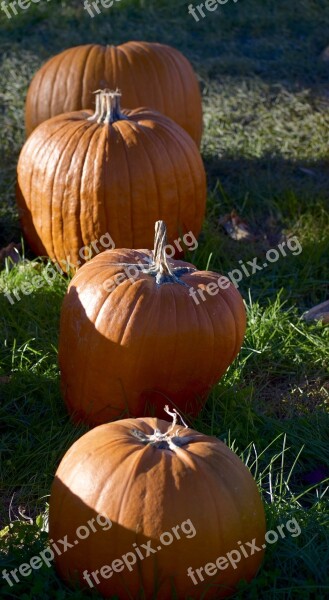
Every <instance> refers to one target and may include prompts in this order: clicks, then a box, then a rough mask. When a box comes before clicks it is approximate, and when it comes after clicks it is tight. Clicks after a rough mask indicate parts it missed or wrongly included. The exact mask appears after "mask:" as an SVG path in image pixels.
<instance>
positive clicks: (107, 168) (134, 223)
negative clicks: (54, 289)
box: [16, 109, 206, 272]
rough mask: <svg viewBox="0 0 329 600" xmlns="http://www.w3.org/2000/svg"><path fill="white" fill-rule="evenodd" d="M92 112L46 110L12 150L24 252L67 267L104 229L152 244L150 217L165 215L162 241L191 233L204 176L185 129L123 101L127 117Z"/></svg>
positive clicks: (197, 225) (116, 237)
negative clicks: (107, 118) (48, 114)
mask: <svg viewBox="0 0 329 600" xmlns="http://www.w3.org/2000/svg"><path fill="white" fill-rule="evenodd" d="M92 115H93V113H92V112H91V111H80V112H74V113H68V114H65V115H59V116H57V117H53V118H52V119H49V120H48V121H46V122H44V123H42V124H41V125H39V127H38V128H37V129H36V130H35V131H34V132H33V133H32V134H31V135H30V137H29V138H28V140H27V141H26V143H25V145H24V147H23V149H22V151H21V154H20V157H19V161H18V167H17V192H16V197H17V203H18V208H19V213H20V219H21V225H22V229H23V232H24V235H25V237H26V239H27V241H28V243H29V245H30V247H31V249H32V250H33V252H35V254H36V255H42V256H44V255H48V256H49V257H50V258H51V259H52V260H54V261H56V262H57V263H58V264H59V265H60V267H61V268H62V270H63V271H64V272H67V271H68V270H72V269H73V270H74V268H77V267H78V266H79V265H81V264H82V263H83V262H84V259H83V257H81V254H79V252H80V250H81V249H82V248H84V247H85V246H90V245H91V244H92V243H93V242H97V241H99V240H100V238H101V237H102V235H104V234H108V233H109V234H110V236H111V238H112V240H113V242H114V244H115V247H117V248H124V247H128V248H144V247H146V248H147V247H151V246H152V243H153V227H154V222H155V221H156V220H158V219H164V220H165V221H166V223H167V227H168V241H169V242H173V241H174V240H176V239H178V238H179V237H180V236H181V235H182V234H184V233H186V232H190V231H191V232H192V233H193V234H194V235H195V236H196V237H197V236H198V235H199V232H200V230H201V227H202V222H203V218H204V213H205V204H206V175H205V170H204V166H203V163H202V159H201V156H200V153H199V151H198V149H197V147H196V145H195V143H194V142H193V140H192V139H191V138H190V136H189V135H188V134H187V133H186V132H185V131H184V130H183V129H182V128H181V127H179V125H177V124H176V123H174V122H173V121H172V120H170V119H168V118H167V117H165V116H163V115H162V114H160V113H157V112H150V111H149V110H148V109H136V110H133V111H125V110H123V111H122V113H121V115H122V116H123V117H128V119H121V118H120V119H118V120H116V121H115V122H113V123H98V122H95V121H93V120H90V117H92ZM97 247H98V250H99V251H101V250H102V249H103V248H102V247H101V245H100V244H99V243H98V246H97ZM93 253H94V254H95V252H94V251H93Z"/></svg>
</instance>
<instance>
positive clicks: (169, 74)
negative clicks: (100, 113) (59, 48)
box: [25, 42, 202, 145]
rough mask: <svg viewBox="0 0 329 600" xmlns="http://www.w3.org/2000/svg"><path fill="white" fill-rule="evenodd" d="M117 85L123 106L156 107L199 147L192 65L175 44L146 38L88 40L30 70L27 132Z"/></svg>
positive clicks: (199, 118) (197, 98)
mask: <svg viewBox="0 0 329 600" xmlns="http://www.w3.org/2000/svg"><path fill="white" fill-rule="evenodd" d="M116 87H118V88H119V89H120V90H121V92H122V96H123V99H124V105H125V107H126V108H137V107H139V106H148V107H149V108H153V109H155V110H158V111H160V112H162V113H163V114H165V115H167V116H168V117H170V118H172V119H173V120H174V121H176V123H178V124H179V125H180V126H181V127H183V128H184V129H185V130H186V131H187V132H188V133H189V134H190V135H191V137H192V138H193V139H194V140H195V142H196V144H197V145H200V140H201V133H202V105H201V94H200V89H199V84H198V81H197V79H196V76H195V74H194V71H193V69H192V67H191V64H190V63H189V61H188V60H187V59H186V58H185V57H184V56H183V54H181V53H180V52H179V51H178V50H176V49H175V48H172V47H170V46H166V45H163V44H157V43H149V42H127V43H126V44H122V45H121V46H117V47H116V46H100V45H98V44H88V45H85V46H77V47H75V48H69V49H68V50H64V52H61V53H60V54H58V55H56V56H54V57H52V58H51V59H50V60H48V61H47V62H46V63H45V64H44V65H43V66H42V67H41V69H40V70H39V71H37V73H36V74H35V76H34V78H33V80H32V82H31V85H30V88H29V91H28V94H27V98H26V109H25V124H26V132H27V135H30V133H31V132H32V131H33V129H35V127H37V125H39V124H40V123H42V122H43V121H45V120H47V119H49V118H50V117H54V116H55V115H58V114H61V113H65V112H71V111H74V110H80V109H82V108H87V109H89V108H93V107H94V104H95V99H94V96H93V92H94V91H95V90H97V89H99V88H110V89H115V88H116Z"/></svg>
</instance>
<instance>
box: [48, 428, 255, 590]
mask: <svg viewBox="0 0 329 600" xmlns="http://www.w3.org/2000/svg"><path fill="white" fill-rule="evenodd" d="M184 425H185V424H184ZM49 535H50V537H51V542H54V541H56V540H64V538H65V539H66V541H67V542H68V543H69V544H70V546H68V548H67V551H66V552H65V553H62V554H61V555H58V553H57V551H56V549H55V550H54V554H55V565H56V568H57V571H58V573H59V575H60V576H61V578H63V579H64V581H66V582H67V583H69V584H70V583H72V582H73V581H79V582H80V584H81V585H83V586H84V587H87V588H88V589H89V590H90V588H91V587H92V586H94V587H95V588H96V589H97V590H98V591H99V592H100V593H101V595H102V596H103V597H104V598H109V597H111V598H112V597H114V596H115V597H117V598H120V600H128V599H129V600H130V599H132V598H133V599H134V600H138V599H141V598H143V600H153V599H154V598H156V599H157V600H168V599H169V598H177V599H178V600H186V598H194V599H200V598H203V599H207V600H208V599H215V598H216V599H217V598H224V597H226V596H228V595H230V594H232V592H234V590H235V588H236V586H237V584H238V583H239V581H241V580H242V579H243V580H246V581H250V580H251V579H252V578H253V577H254V576H255V574H256V573H257V571H258V569H259V566H260V564H261V562H262V558H263V554H264V547H265V546H263V543H264V537H265V515H264V508H263V504H262V500H261V497H260V494H259V492H258V489H257V485H256V483H255V481H254V479H253V477H252V475H251V473H250V471H249V470H248V469H247V467H246V466H245V465H244V464H243V462H242V461H241V460H240V459H239V458H238V457H237V455H236V454H234V453H233V452H232V451H231V450H230V449H229V448H228V447H227V446H226V444H224V443H223V442H221V441H219V440H218V439H217V438H215V437H210V436H207V435H204V434H202V433H199V432H197V431H195V430H193V429H190V428H188V427H187V426H186V425H185V426H184V427H183V426H178V425H177V423H176V419H174V420H173V423H172V424H170V423H169V422H168V421H164V420H160V419H153V418H150V417H145V418H139V419H124V420H121V421H116V422H113V423H107V424H104V425H100V426H99V427H97V428H95V429H92V430H91V431H89V432H88V433H86V434H85V435H83V436H82V437H81V438H80V439H78V440H77V441H76V442H75V443H74V444H73V446H72V447H71V448H70V449H69V450H68V452H67V453H66V454H65V456H64V458H63V459H62V461H61V463H60V465H59V467H58V470H57V472H56V475H55V479H54V481H53V484H52V487H51V494H50V502H49ZM57 546H58V547H59V550H60V551H61V550H62V549H63V547H62V545H59V544H57ZM256 547H257V550H256ZM197 570H199V572H200V573H201V577H200V576H199V575H198V571H197Z"/></svg>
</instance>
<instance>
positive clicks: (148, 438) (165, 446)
mask: <svg viewBox="0 0 329 600" xmlns="http://www.w3.org/2000/svg"><path fill="white" fill-rule="evenodd" d="M164 410H165V412H166V413H167V414H168V415H170V416H171V417H172V423H171V425H170V427H169V429H167V431H166V432H165V433H161V431H160V430H159V429H154V431H153V433H152V434H151V435H147V434H146V433H144V432H143V431H140V430H139V429H133V430H132V432H131V433H132V434H133V436H134V437H136V438H137V439H138V440H139V441H140V442H142V443H143V444H149V445H150V446H154V447H155V448H159V449H160V450H173V451H174V450H175V449H176V448H177V447H178V448H181V447H182V446H186V444H189V443H190V442H192V441H193V440H194V436H191V435H188V436H180V435H178V434H179V431H180V430H179V429H176V431H174V429H175V427H176V425H177V417H179V418H180V420H181V421H182V423H183V425H184V429H188V426H187V425H186V423H185V421H184V420H183V418H182V416H181V415H180V414H179V412H177V410H176V409H175V408H173V412H171V411H170V410H169V406H168V405H167V406H165V407H164Z"/></svg>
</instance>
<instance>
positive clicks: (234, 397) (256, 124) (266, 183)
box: [0, 0, 329, 600]
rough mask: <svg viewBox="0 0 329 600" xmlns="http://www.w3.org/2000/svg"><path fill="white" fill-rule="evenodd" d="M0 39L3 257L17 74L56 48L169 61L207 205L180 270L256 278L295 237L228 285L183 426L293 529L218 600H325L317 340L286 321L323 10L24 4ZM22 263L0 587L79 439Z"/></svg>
mask: <svg viewBox="0 0 329 600" xmlns="http://www.w3.org/2000/svg"><path fill="white" fill-rule="evenodd" d="M195 4H196V3H195ZM0 26H1V42H0V49H1V68H0V90H1V91H0V144H1V164H0V219H1V220H0V247H2V246H5V245H7V244H8V243H9V242H11V241H15V242H19V241H20V240H21V232H20V229H19V223H18V220H17V211H16V205H15V168H16V163H17V158H18V154H19V151H20V148H21V146H22V144H23V142H24V128H23V108H24V99H25V94H26V90H27V86H28V83H29V81H30V79H31V77H32V75H33V73H34V72H35V70H36V69H37V68H38V66H39V65H40V64H41V63H42V62H43V61H44V60H46V59H47V58H48V57H49V56H51V55H52V54H54V53H56V52H59V51H61V50H62V49H64V48H66V47H69V46H71V45H75V44H80V43H88V42H91V41H93V42H98V43H120V42H123V41H125V40H128V39H148V40H157V41H161V42H164V43H169V44H172V45H174V46H176V47H177V48H179V49H180V50H182V51H183V52H184V53H185V54H186V55H187V56H188V57H189V59H190V60H191V61H192V63H193V65H194V67H195V69H196V71H197V73H198V76H199V80H200V85H201V88H202V91H203V102H204V123H205V128H204V136H203V142H202V155H203V158H204V161H205V165H206V169H207V175H208V191H209V194H208V205H207V218H206V222H205V225H204V229H203V232H202V235H201V238H200V244H199V247H198V249H197V250H196V251H195V252H194V253H193V255H192V259H193V261H194V262H195V264H196V265H197V266H198V267H199V268H206V267H207V266H209V267H210V268H211V269H214V270H218V271H220V272H222V273H224V274H227V273H228V272H230V271H232V269H236V268H239V266H240V264H241V263H240V264H239V261H241V260H242V261H243V262H244V263H245V264H247V261H252V260H253V259H254V257H258V260H259V263H260V264H262V263H263V262H264V257H265V255H266V252H267V251H268V250H269V249H271V248H275V247H277V244H278V243H279V241H280V240H282V238H283V236H285V235H292V236H296V237H297V238H298V241H299V243H300V245H301V247H302V252H301V253H299V254H298V255H297V254H296V255H294V254H293V253H292V252H289V253H288V252H287V256H286V257H281V258H280V259H279V260H278V261H276V262H273V263H272V264H269V265H268V267H266V268H264V269H262V271H258V272H257V273H255V274H254V275H252V276H250V277H245V278H244V279H243V280H242V281H241V283H240V286H239V290H240V291H241V294H242V295H243V297H244V299H245V302H246V306H247V310H248V330H247V335H246V338H245V342H244V345H243V348H242V351H241V353H240V355H239V357H238V358H237V359H236V361H235V362H234V364H233V365H232V366H231V367H230V369H229V371H228V372H227V374H226V375H225V376H224V377H223V379H222V380H221V382H220V383H219V384H218V385H217V386H216V387H215V388H214V390H213V391H212V393H211V395H210V397H209V399H208V402H207V404H206V407H205V408H204V410H203V412H202V414H201V415H200V416H199V417H198V419H197V420H196V421H195V423H194V425H195V428H196V429H199V430H201V431H204V432H205V433H209V434H214V435H217V436H219V437H220V438H221V439H224V440H226V441H227V443H228V444H229V445H230V446H231V447H232V448H233V449H234V450H235V451H236V452H237V453H238V454H240V455H241V456H242V457H243V459H244V460H245V462H246V463H247V464H248V466H249V467H250V468H251V471H252V473H253V474H254V476H255V478H256V481H257V483H258V485H259V489H260V490H261V492H262V495H263V498H264V502H265V506H266V515H267V527H268V529H276V527H277V526H278V524H280V523H285V522H286V521H287V520H288V519H292V518H295V519H296V520H297V522H298V523H299V525H300V528H301V534H300V535H299V536H298V537H292V536H287V537H286V538H285V539H281V540H279V541H278V542H277V543H276V544H273V545H270V546H269V547H268V549H267V552H266V557H265V561H264V563H263V565H262V568H261V570H260V572H259V574H258V576H257V577H256V578H255V580H254V581H253V582H252V583H251V584H250V585H248V586H242V588H241V590H240V591H239V592H238V594H237V595H236V598H245V599H255V598H257V599H258V598H266V600H269V599H273V600H279V599H280V600H281V599H282V600H283V599H284V600H286V599H288V600H290V599H295V598H298V599H312V598H315V597H316V598H317V599H318V598H319V599H322V598H323V599H324V598H327V597H328V593H329V576H328V573H329V551H328V548H329V519H328V493H327V486H328V481H327V483H326V482H325V479H326V478H328V476H329V471H328V443H329V439H328V438H329V435H328V431H329V428H328V425H329V417H328V396H329V383H328V381H329V379H328V342H329V329H328V328H326V327H323V326H322V325H321V324H311V325H310V324H306V323H305V322H304V321H303V320H302V318H301V317H302V314H303V312H304V311H305V310H307V309H308V308H310V307H311V306H313V305H314V304H316V303H319V302H323V301H324V300H326V299H327V297H328V280H329V272H328V271H329V268H328V249H329V212H328V196H329V192H328V190H329V168H328V156H329V155H328V142H327V139H328V126H329V96H328V63H325V62H324V61H323V60H321V53H322V52H323V50H324V49H325V47H326V46H327V45H328V44H329V8H328V6H327V2H326V1H325V0H318V1H317V2H315V1H312V0H299V1H297V0H290V2H277V1H276V0H264V1H262V2H260V1H259V0H247V1H243V2H242V0H241V1H240V2H237V3H233V2H231V3H229V2H228V3H227V4H226V5H224V6H223V7H222V8H221V9H220V11H217V12H216V13H208V14H207V17H206V18H205V19H203V20H202V21H201V20H200V22H199V23H196V22H194V20H193V18H192V17H191V16H190V15H188V14H187V3H185V2H173V1H169V2H168V1H167V2H165V1H164V0H157V1H156V2H155V1H154V2H152V1H149V0H144V1H142V0H140V1H138V0H122V2H121V3H118V4H117V5H115V7H113V8H112V9H109V10H104V11H103V13H102V15H99V16H97V17H95V18H94V19H90V18H89V17H88V15H87V14H86V11H84V10H83V8H82V2H80V1H78V0H74V1H70V2H66V1H64V0H63V1H61V2H60V1H58V2H56V1H55V0H52V1H51V2H49V3H48V2H46V1H45V0H41V2H40V3H39V4H38V5H37V4H35V5H33V6H32V5H31V7H30V8H29V9H28V10H26V11H21V13H20V14H19V15H18V16H16V17H15V18H12V19H10V20H9V19H6V18H5V16H4V14H3V13H1V15H0ZM233 209H234V210H236V211H237V212H238V214H239V215H240V216H241V217H242V218H243V219H244V220H246V221H247V222H248V223H249V224H250V227H251V228H252V230H253V232H254V234H255V240H254V241H253V242H243V241H240V242H236V241H234V240H231V239H230V238H229V237H228V236H226V235H225V233H224V231H223V230H222V228H221V226H220V224H219V219H220V217H222V216H223V215H225V214H226V213H229V212H231V211H232V210H233ZM23 254H24V256H25V258H24V260H23V261H22V262H20V263H19V264H18V265H16V266H13V268H11V267H12V265H10V264H9V262H8V261H7V265H6V268H3V269H2V271H0V291H1V294H0V322H1V331H2V336H1V340H0V433H1V438H0V439H1V441H0V451H1V464H0V481H1V482H2V484H1V485H2V488H1V500H2V502H1V504H0V522H1V526H0V528H1V527H2V532H1V533H0V547H1V549H2V553H1V558H0V573H1V571H2V569H3V568H5V567H6V568H7V569H12V568H14V567H15V566H16V567H17V566H18V565H19V564H20V563H22V562H25V561H26V560H29V558H30V557H31V556H33V555H35V554H36V553H38V552H39V551H40V550H41V549H43V547H44V546H45V544H46V539H47V534H46V532H45V531H44V530H43V529H44V527H43V526H44V519H43V518H41V517H40V516H39V517H38V515H44V514H45V511H46V507H47V499H48V498H47V495H48V494H49V490H50V485H51V481H52V478H53V476H54V473H55V470H56V467H57V465H58V463H59V461H60V459H61V457H62V456H63V454H64V453H65V451H66V450H67V449H68V448H69V446H70V445H71V444H72V442H73V441H74V440H76V439H77V438H78V437H80V435H82V434H83V433H84V431H85V428H83V427H80V428H76V427H74V426H73V425H72V424H71V422H70V420H69V418H68V416H67V414H66V411H65V407H64V404H63V401H62V399H61V395H60V390H59V373H58V365H57V341H58V324H59V314H60V306H61V301H62V298H63V296H64V294H65V290H66V287H67V283H68V282H67V279H66V278H64V277H62V276H60V275H59V274H58V275H57V276H56V278H55V279H54V280H53V281H49V280H48V281H47V277H45V275H46V274H47V271H46V269H47V263H45V262H44V261H42V260H39V259H37V260H36V259H35V258H34V257H33V256H32V254H31V253H30V251H29V249H28V248H26V250H25V251H24V252H23ZM3 266H4V265H3ZM36 275H39V276H41V277H42V285H40V280H39V283H38V284H37V285H33V284H32V287H33V289H30V291H31V293H29V294H28V295H25V294H21V300H20V301H15V302H14V303H13V304H11V303H10V302H9V301H8V297H6V295H5V294H8V293H11V294H12V293H13V291H14V290H15V289H16V290H19V289H21V286H22V284H24V283H31V282H32V281H33V280H34V281H35V279H34V278H35V276H36ZM321 481H323V482H322V483H321ZM9 523H11V525H10V527H9V528H8V525H9ZM21 579H22V581H21V582H20V583H19V584H16V585H15V586H14V587H12V588H9V587H8V586H6V585H5V582H4V580H3V579H2V578H0V596H1V598H4V599H6V600H7V599H11V598H20V599H21V600H33V599H35V598H37V599H38V598H51V599H56V600H59V599H64V598H77V599H78V598H79V599H80V598H85V597H86V594H85V593H82V592H81V591H79V590H69V589H68V588H67V587H66V586H64V584H63V583H61V581H60V580H59V578H58V577H57V575H56V572H55V571H54V570H53V569H52V568H51V569H47V568H46V567H44V568H43V569H41V570H39V571H35V573H34V574H33V575H31V576H29V577H26V578H21ZM88 597H89V596H88ZM90 597H93V594H90ZM94 597H97V594H96V593H95V594H94Z"/></svg>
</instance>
